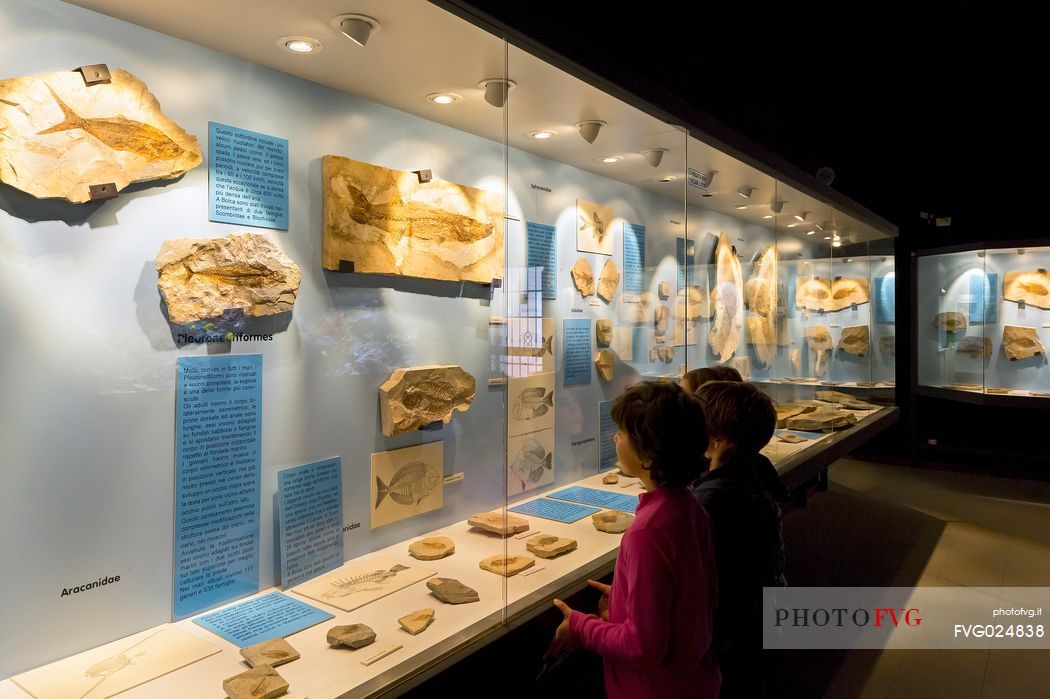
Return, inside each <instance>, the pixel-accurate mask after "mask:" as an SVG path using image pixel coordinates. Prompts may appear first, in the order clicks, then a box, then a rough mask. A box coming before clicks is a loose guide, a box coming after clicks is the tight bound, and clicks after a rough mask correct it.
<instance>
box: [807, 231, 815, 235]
mask: <svg viewBox="0 0 1050 699" xmlns="http://www.w3.org/2000/svg"><path fill="white" fill-rule="evenodd" d="M814 233H816V231H806V235H813V234H814Z"/></svg>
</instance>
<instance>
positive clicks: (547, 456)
mask: <svg viewBox="0 0 1050 699" xmlns="http://www.w3.org/2000/svg"><path fill="white" fill-rule="evenodd" d="M553 457H554V454H553V453H552V452H549V451H547V450H546V449H545V448H544V447H543V445H542V444H540V443H539V442H538V441H536V440H535V439H533V438H532V437H529V438H528V439H526V440H525V442H524V443H523V444H522V445H521V449H520V450H518V455H517V456H516V457H515V458H514V461H513V462H511V464H510V472H511V475H513V476H514V477H515V478H517V479H518V480H519V481H521V489H522V490H525V488H527V487H528V486H529V484H532V483H539V482H540V479H542V478H543V472H544V471H550V470H551V469H552V468H553V467H552V465H551V459H552V458H553Z"/></svg>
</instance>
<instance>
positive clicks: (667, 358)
mask: <svg viewBox="0 0 1050 699" xmlns="http://www.w3.org/2000/svg"><path fill="white" fill-rule="evenodd" d="M656 357H657V359H659V360H660V361H661V362H663V363H665V364H670V363H671V362H672V361H674V347H668V346H664V347H657V348H656Z"/></svg>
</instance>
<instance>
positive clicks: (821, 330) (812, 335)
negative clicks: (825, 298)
mask: <svg viewBox="0 0 1050 699" xmlns="http://www.w3.org/2000/svg"><path fill="white" fill-rule="evenodd" d="M802 337H803V338H804V339H805V340H806V344H807V345H808V346H809V349H810V351H812V352H816V354H817V361H816V364H815V365H814V367H813V371H814V373H816V374H817V375H818V376H819V375H821V374H823V373H824V369H826V368H827V365H826V364H824V360H825V359H826V358H827V356H828V353H829V352H830V351H831V348H832V347H834V341H833V340H832V339H831V328H829V327H828V326H826V325H811V326H809V327H805V328H802Z"/></svg>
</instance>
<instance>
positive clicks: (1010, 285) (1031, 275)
mask: <svg viewBox="0 0 1050 699" xmlns="http://www.w3.org/2000/svg"><path fill="white" fill-rule="evenodd" d="M1003 300H1005V301H1015V302H1018V303H1026V304H1028V305H1029V306H1035V307H1036V308H1042V309H1044V310H1050V273H1047V271H1046V270H1042V269H1033V270H1028V271H1024V272H1007V273H1006V275H1005V276H1004V277H1003Z"/></svg>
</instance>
